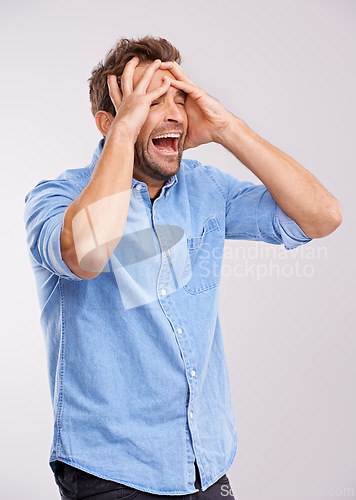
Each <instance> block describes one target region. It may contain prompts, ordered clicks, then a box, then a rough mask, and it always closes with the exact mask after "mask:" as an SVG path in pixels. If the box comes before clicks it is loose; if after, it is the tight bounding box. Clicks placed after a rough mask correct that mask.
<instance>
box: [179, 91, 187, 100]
mask: <svg viewBox="0 0 356 500" xmlns="http://www.w3.org/2000/svg"><path fill="white" fill-rule="evenodd" d="M177 96H179V97H184V99H186V97H187V93H186V92H184V90H181V89H177Z"/></svg>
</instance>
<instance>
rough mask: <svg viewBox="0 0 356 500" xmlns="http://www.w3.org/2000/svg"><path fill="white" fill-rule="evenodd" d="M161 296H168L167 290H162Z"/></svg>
mask: <svg viewBox="0 0 356 500" xmlns="http://www.w3.org/2000/svg"><path fill="white" fill-rule="evenodd" d="M161 295H163V296H165V295H167V290H166V289H165V288H162V290H161Z"/></svg>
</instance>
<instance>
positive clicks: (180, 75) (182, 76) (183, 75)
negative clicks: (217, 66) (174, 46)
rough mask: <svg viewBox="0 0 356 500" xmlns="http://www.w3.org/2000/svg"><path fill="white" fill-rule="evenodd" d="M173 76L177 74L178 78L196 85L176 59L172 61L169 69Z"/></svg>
mask: <svg viewBox="0 0 356 500" xmlns="http://www.w3.org/2000/svg"><path fill="white" fill-rule="evenodd" d="M169 71H170V72H171V73H172V75H173V76H175V77H176V78H177V79H178V80H182V81H183V82H187V83H190V84H191V85H194V82H193V81H192V80H191V79H190V78H189V77H188V75H187V74H186V72H185V71H184V69H183V68H182V67H181V66H179V64H178V63H176V62H175V61H172V67H171V68H170V70H169Z"/></svg>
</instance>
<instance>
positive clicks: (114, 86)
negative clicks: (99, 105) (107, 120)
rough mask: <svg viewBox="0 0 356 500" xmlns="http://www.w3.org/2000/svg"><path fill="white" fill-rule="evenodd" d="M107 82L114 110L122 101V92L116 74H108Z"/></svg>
mask: <svg viewBox="0 0 356 500" xmlns="http://www.w3.org/2000/svg"><path fill="white" fill-rule="evenodd" d="M107 83H108V87H109V96H110V99H111V101H112V103H113V105H114V107H115V110H116V111H117V110H118V108H119V106H120V104H121V102H122V94H121V92H120V89H119V85H118V83H117V77H116V75H108V77H107Z"/></svg>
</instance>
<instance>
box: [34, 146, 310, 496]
mask: <svg viewBox="0 0 356 500" xmlns="http://www.w3.org/2000/svg"><path fill="white" fill-rule="evenodd" d="M102 146H103V141H100V143H99V146H98V148H97V149H96V151H95V153H94V156H93V160H92V163H91V164H90V165H89V166H88V167H86V168H79V169H74V170H66V171H65V172H63V173H62V174H61V175H59V176H58V177H57V178H56V179H54V180H42V181H41V182H39V183H38V184H37V185H36V186H35V187H34V188H33V189H32V190H31V191H30V192H29V193H28V194H27V196H26V199H25V202H26V205H25V213H24V219H25V223H26V230H27V243H28V247H29V256H30V260H31V264H32V267H33V271H34V274H35V278H36V285H37V290H38V298H39V304H40V309H41V326H42V329H43V333H44V338H45V344H46V351H47V357H48V376H49V382H50V392H51V397H52V404H53V411H54V413H53V415H54V433H53V443H52V447H51V451H50V459H49V461H50V464H51V466H53V462H54V461H55V460H61V461H63V462H66V463H68V464H69V465H72V466H74V467H77V468H79V469H82V470H84V471H86V472H89V473H90V474H94V475H96V476H98V477H101V478H103V479H109V480H112V481H117V482H119V483H123V484H126V485H128V486H131V487H133V488H136V489H139V490H142V491H147V492H150V493H155V494H167V495H184V494H188V493H194V492H196V491H198V490H197V489H196V487H195V486H194V480H195V468H194V460H195V459H196V462H197V465H198V468H199V472H200V476H201V484H202V490H203V491H205V490H206V489H207V488H208V487H209V486H211V485H212V484H213V483H214V482H215V481H217V480H218V479H219V478H220V477H221V476H222V475H223V474H225V473H226V472H227V470H228V469H229V467H230V466H231V464H232V462H233V460H234V457H235V454H236V449H237V433H236V425H235V418H234V411H233V406H232V401H231V393H230V383H229V375H228V367H227V362H226V356H225V350H224V344H223V337H222V332H221V327H220V321H219V312H218V300H219V283H220V277H221V265H222V259H223V248H224V240H225V238H228V239H245V240H246V239H247V240H260V241H265V242H268V243H272V244H284V246H285V248H286V249H291V248H295V247H297V246H298V245H301V244H303V243H306V242H308V241H310V238H308V237H307V236H306V235H305V234H304V233H303V231H302V230H301V229H300V228H299V226H298V225H297V224H296V223H295V222H294V221H293V220H292V219H291V218H290V217H288V216H287V215H286V214H285V213H284V212H283V211H282V210H281V209H280V207H279V206H278V205H277V204H276V202H275V201H274V200H273V198H272V196H271V195H270V193H269V191H268V190H267V189H266V188H265V187H264V186H263V185H256V184H253V183H251V182H248V181H241V180H238V179H237V178H235V177H233V176H231V175H229V174H227V173H224V172H222V171H221V170H219V169H217V168H215V167H212V166H205V165H202V164H200V163H199V162H198V161H195V160H182V162H181V166H180V170H179V172H178V174H177V175H175V176H173V177H171V178H170V179H169V180H168V181H167V182H166V183H165V185H164V186H163V188H162V190H161V193H160V195H159V197H158V198H157V199H156V200H155V201H154V202H153V204H151V201H150V198H149V193H148V190H147V186H146V184H145V183H143V182H139V181H137V180H135V179H133V180H132V191H131V199H130V207H129V212H128V217H127V222H126V225H125V230H124V234H123V237H122V239H121V241H120V243H119V244H118V246H117V248H116V250H115V252H114V253H113V254H112V255H111V257H110V259H109V261H108V263H107V265H106V266H105V268H104V270H103V271H102V272H101V273H100V274H99V275H98V276H97V277H96V278H95V279H92V280H84V279H81V278H80V277H78V276H76V275H75V274H74V273H73V272H71V271H70V269H69V268H68V267H67V265H66V264H65V262H64V261H63V259H62V256H61V250H60V232H61V228H62V222H63V216H64V212H65V210H66V208H67V206H68V205H69V204H70V203H71V202H72V201H73V200H74V199H75V198H76V197H77V196H78V195H79V194H80V192H81V190H82V189H83V188H84V187H85V186H86V184H87V183H88V182H89V180H90V176H91V173H92V171H93V168H94V166H95V164H96V162H97V160H98V158H99V156H100V153H101V150H102Z"/></svg>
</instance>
